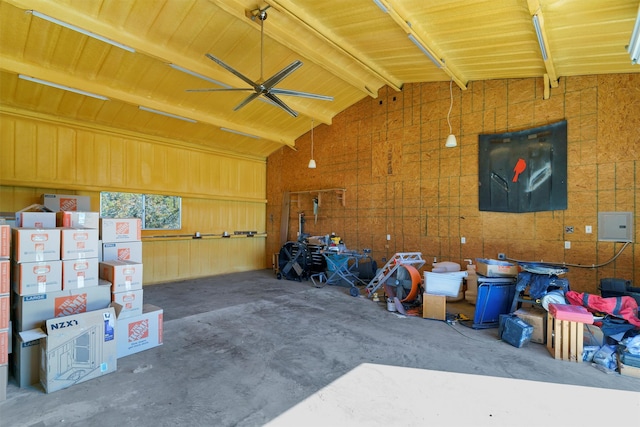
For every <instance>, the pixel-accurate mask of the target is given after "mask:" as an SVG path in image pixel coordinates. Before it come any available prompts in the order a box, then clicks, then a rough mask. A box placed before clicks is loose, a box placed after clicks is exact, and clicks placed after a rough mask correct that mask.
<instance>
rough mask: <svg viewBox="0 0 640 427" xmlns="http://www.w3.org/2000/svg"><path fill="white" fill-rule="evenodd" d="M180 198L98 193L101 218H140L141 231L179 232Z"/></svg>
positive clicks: (156, 195)
mask: <svg viewBox="0 0 640 427" xmlns="http://www.w3.org/2000/svg"><path fill="white" fill-rule="evenodd" d="M181 213H182V198H181V197H178V196H163V195H159V194H136V193H117V192H110V191H103V192H101V193H100V216H101V217H103V218H140V219H141V220H142V229H143V230H180V228H181V218H182V217H181Z"/></svg>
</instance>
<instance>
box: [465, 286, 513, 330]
mask: <svg viewBox="0 0 640 427" xmlns="http://www.w3.org/2000/svg"><path fill="white" fill-rule="evenodd" d="M515 293H516V278H515V277H485V276H481V275H479V274H478V297H477V298H476V311H475V313H474V316H473V323H472V325H471V327H472V328H473V329H485V328H497V327H498V325H499V321H500V315H501V314H508V313H509V312H510V310H511V303H512V302H513V297H514V296H515Z"/></svg>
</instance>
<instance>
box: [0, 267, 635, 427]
mask: <svg viewBox="0 0 640 427" xmlns="http://www.w3.org/2000/svg"><path fill="white" fill-rule="evenodd" d="M348 291H349V290H348V288H344V287H339V286H325V287H323V288H315V287H314V286H313V285H312V283H311V282H301V283H299V282H294V281H287V280H277V279H275V277H274V274H273V272H272V271H271V270H260V271H254V272H246V273H237V274H231V275H223V276H217V277H210V278H203V279H196V280H189V281H182V282H176V283H170V284H162V285H154V286H147V287H145V293H144V299H145V302H147V303H151V304H155V305H158V306H160V307H162V308H163V309H164V344H163V345H162V346H160V347H157V348H154V349H150V350H147V351H144V352H141V353H137V354H134V355H131V356H128V357H124V358H121V359H119V360H118V369H117V372H115V373H112V374H108V375H105V376H103V377H100V378H97V379H94V380H90V381H87V382H84V383H80V384H77V385H75V386H72V387H70V388H68V389H65V390H61V391H57V392H55V393H52V394H44V392H43V391H42V390H41V389H40V388H39V387H32V388H22V389H20V388H18V387H17V386H16V385H15V384H14V383H13V382H12V380H10V383H9V386H8V390H7V400H6V401H5V402H2V403H0V426H12V427H13V426H87V425H91V426H118V427H124V426H138V427H142V426H154V427H160V426H177V425H198V426H199V425H203V426H204V425H207V426H261V425H264V424H266V423H268V422H270V421H272V420H274V419H275V418H276V417H278V416H279V415H281V414H283V413H284V412H285V411H287V410H289V409H290V408H292V407H294V406H295V405H297V404H299V403H300V402H302V401H303V400H305V399H307V398H308V397H310V396H312V395H314V394H315V393H317V392H318V391H319V390H321V389H322V388H324V387H326V386H327V385H328V384H330V383H332V382H333V381H335V380H337V379H339V378H340V377H342V376H344V375H345V374H347V373H348V372H350V371H352V370H353V369H354V368H356V367H357V366H359V365H361V364H363V363H367V364H376V365H390V366H397V367H406V368H418V369H428V370H436V371H445V372H458V373H463V374H478V375H485V376H492V377H502V378H512V379H522V380H531V381H536V382H543V383H561V384H569V385H579V386H586V387H594V389H593V402H594V403H595V405H596V407H595V408H590V407H589V405H590V402H588V401H584V398H581V399H580V401H575V402H574V401H572V400H571V399H572V397H571V396H567V395H563V396H562V397H560V399H559V400H558V399H557V397H558V396H553V397H552V400H553V402H554V404H558V402H561V403H560V404H565V405H568V407H567V410H568V411H582V410H595V411H607V408H603V407H601V406H600V405H599V404H598V403H597V402H598V395H599V394H600V393H602V392H603V391H602V390H598V389H597V388H601V389H617V390H626V391H635V392H640V379H635V378H630V377H622V376H620V375H617V374H606V373H603V372H601V371H600V370H598V369H596V368H594V367H592V366H590V364H587V363H570V362H563V361H559V360H554V359H552V358H551V357H550V355H549V353H548V352H547V350H546V348H545V347H544V346H543V345H540V344H533V343H530V344H528V345H527V346H526V347H523V348H515V347H512V346H511V345H509V344H507V343H505V342H502V341H500V340H498V338H497V329H485V330H473V329H470V328H467V327H465V326H462V325H459V324H456V325H450V324H447V323H446V322H441V321H435V320H426V319H422V318H417V317H403V316H399V315H397V314H395V313H391V312H388V311H387V310H386V303H379V304H376V303H374V302H372V301H371V300H369V299H367V298H364V297H358V298H354V297H351V296H350V295H349V292H348ZM452 307H453V305H452ZM408 385H409V384H408ZM422 387H428V384H423V385H422ZM488 387H489V386H488ZM494 391H495V390H494ZM494 391H492V390H491V389H490V388H488V389H487V393H492V392H494ZM354 393H359V397H360V398H362V396H363V395H364V396H367V395H368V396H370V398H371V400H370V402H371V405H370V407H368V408H366V410H368V411H385V412H386V411H402V408H399V407H397V404H396V405H394V407H388V405H385V402H386V399H385V390H384V389H375V390H371V389H360V390H358V391H354ZM540 398H541V400H544V399H547V398H549V396H543V395H541V396H540ZM345 399H348V396H347V397H346V398H345ZM458 399H459V404H460V408H464V405H465V402H468V401H470V400H472V399H474V396H473V395H470V394H468V393H465V389H464V386H462V387H460V389H459V395H458ZM639 399H640V395H639ZM394 400H397V396H395V399H394ZM536 404H539V403H538V402H522V405H523V410H525V411H531V412H530V413H531V416H534V415H533V414H534V413H535V409H534V408H535V406H536ZM620 409H623V408H612V409H611V410H616V411H618V410H620ZM315 424H316V425H317V424H318V422H317V420H316V423H315ZM320 424H322V423H320ZM443 425H446V422H445V423H444V424H443Z"/></svg>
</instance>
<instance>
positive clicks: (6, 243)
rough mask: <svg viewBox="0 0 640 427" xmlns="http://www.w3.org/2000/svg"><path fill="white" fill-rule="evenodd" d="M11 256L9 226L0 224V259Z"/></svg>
mask: <svg viewBox="0 0 640 427" xmlns="http://www.w3.org/2000/svg"><path fill="white" fill-rule="evenodd" d="M10 256H11V226H10V225H9V224H0V259H8V258H9V257H10Z"/></svg>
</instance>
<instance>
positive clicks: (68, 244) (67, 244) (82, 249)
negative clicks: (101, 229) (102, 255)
mask: <svg viewBox="0 0 640 427" xmlns="http://www.w3.org/2000/svg"><path fill="white" fill-rule="evenodd" d="M99 248H100V247H99V245H98V230H93V229H76V228H61V229H60V258H61V259H63V260H67V259H83V258H98V255H99Z"/></svg>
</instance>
